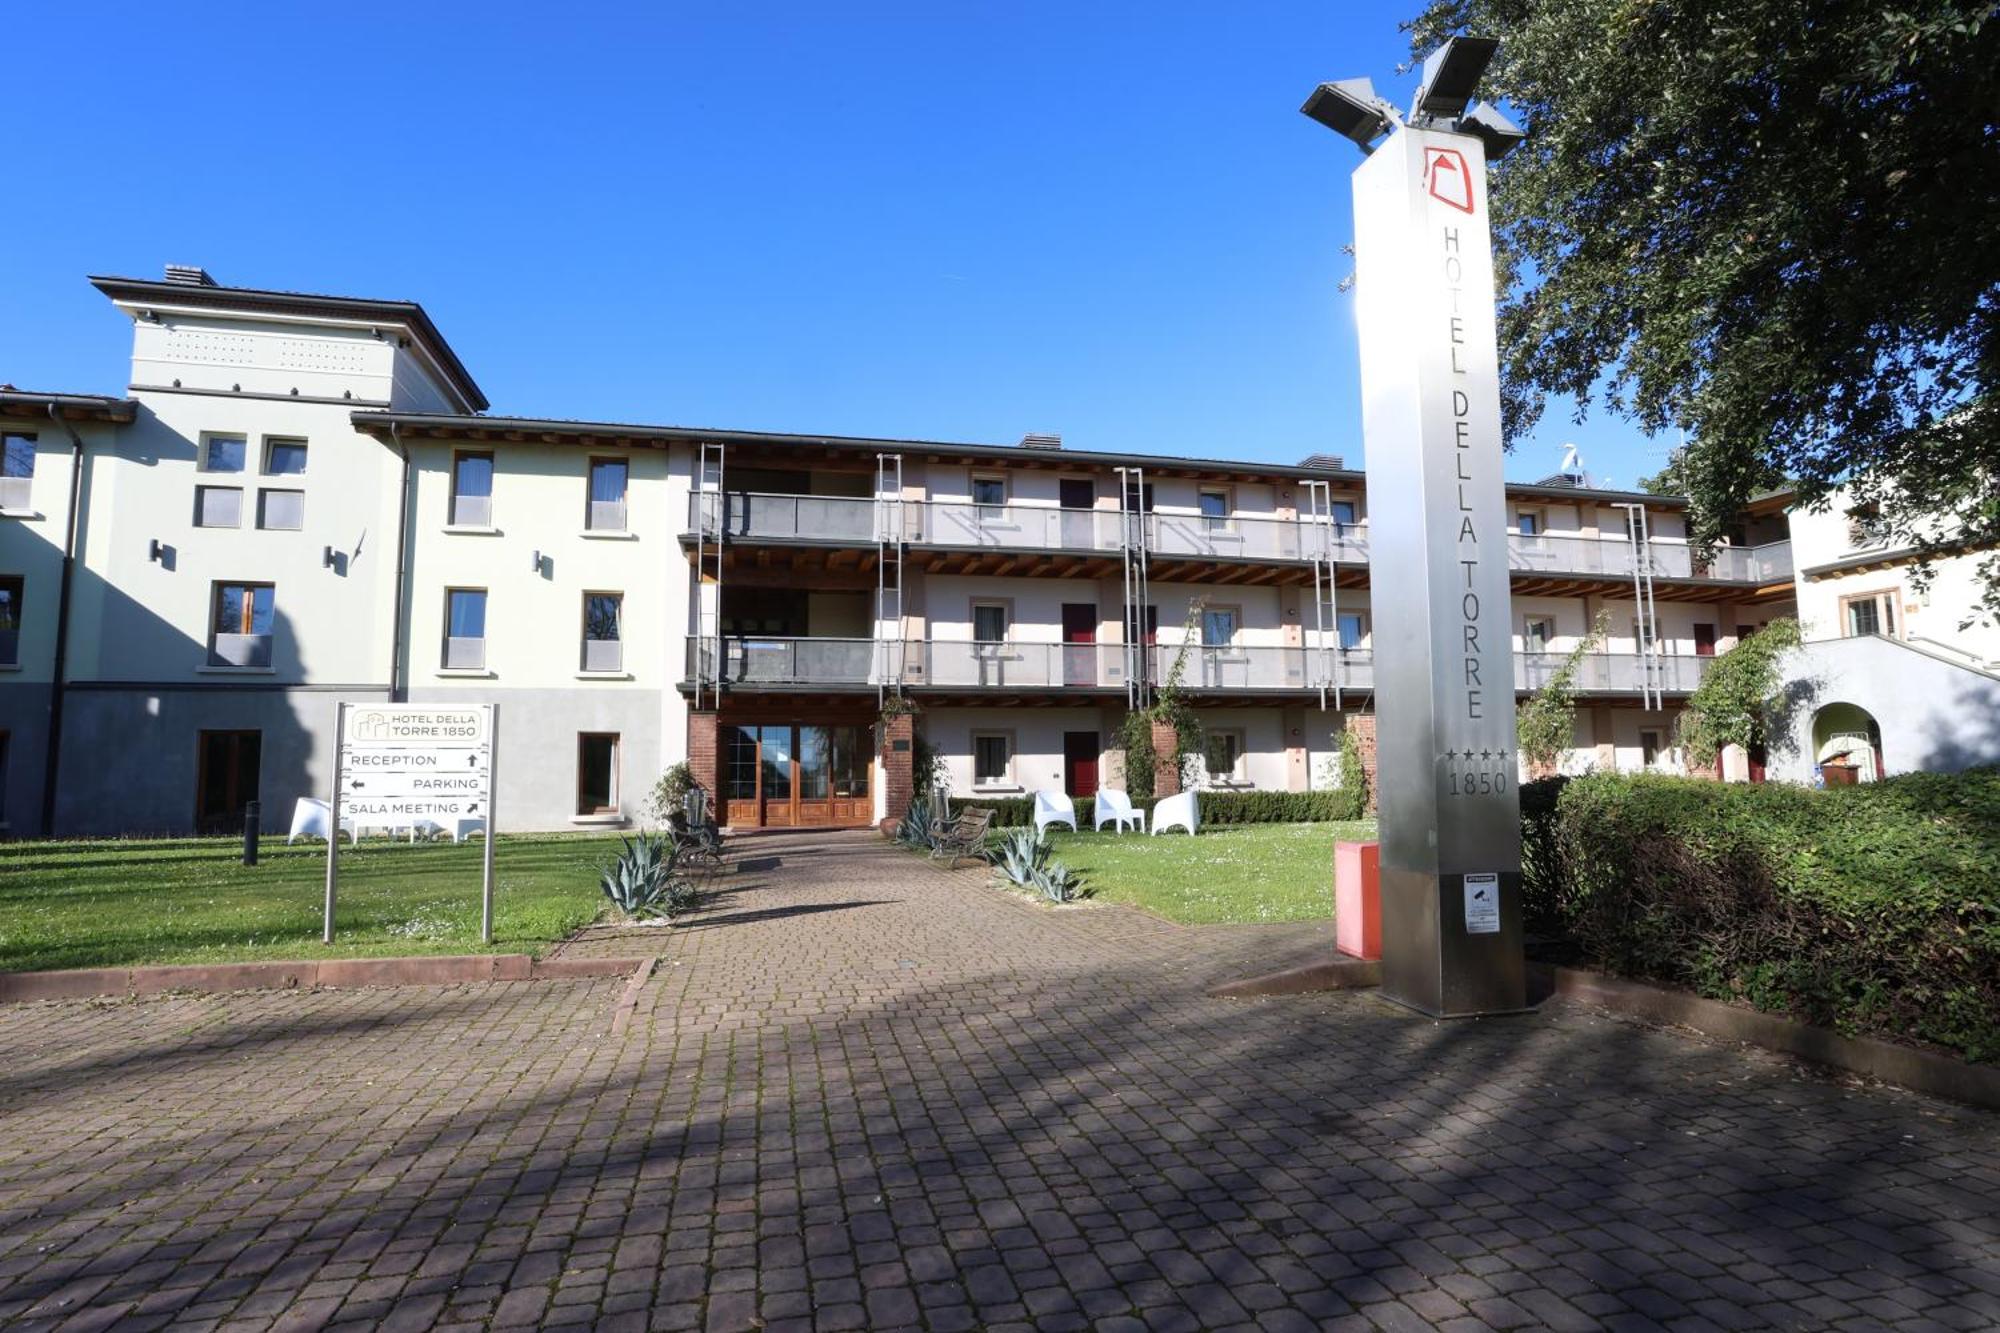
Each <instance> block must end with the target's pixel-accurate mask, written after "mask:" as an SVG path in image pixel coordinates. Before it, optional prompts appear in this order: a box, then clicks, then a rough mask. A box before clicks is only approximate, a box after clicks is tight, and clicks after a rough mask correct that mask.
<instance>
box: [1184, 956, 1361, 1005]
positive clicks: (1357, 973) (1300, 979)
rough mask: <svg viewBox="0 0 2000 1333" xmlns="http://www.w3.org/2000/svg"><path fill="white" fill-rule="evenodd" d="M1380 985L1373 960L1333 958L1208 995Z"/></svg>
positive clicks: (1248, 996)
mask: <svg viewBox="0 0 2000 1333" xmlns="http://www.w3.org/2000/svg"><path fill="white" fill-rule="evenodd" d="M1381 984H1382V964H1381V963H1380V962H1379V961H1377V960H1374V959H1363V958H1335V959H1332V960H1330V961H1328V962H1324V963H1308V964H1306V965H1305V966H1304V967H1294V968H1291V969H1290V970H1288V971H1284V972H1273V973H1270V974H1269V975H1268V976H1261V977H1251V978H1249V979H1247V980H1244V981H1232V982H1230V983H1229V984H1227V985H1225V986H1217V987H1216V988H1215V989H1213V990H1211V991H1209V995H1210V996H1211V997H1213V998H1215V999H1218V1000H1247V999H1254V998H1255V997H1257V996H1260V995H1309V994H1311V993H1312V992H1313V991H1322V990H1359V989H1361V988H1363V987H1367V986H1379V985H1381Z"/></svg>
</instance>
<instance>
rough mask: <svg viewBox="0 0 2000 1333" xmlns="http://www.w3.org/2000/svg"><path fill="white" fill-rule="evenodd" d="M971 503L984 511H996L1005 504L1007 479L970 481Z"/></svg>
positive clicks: (985, 478) (988, 478) (976, 479)
mask: <svg viewBox="0 0 2000 1333" xmlns="http://www.w3.org/2000/svg"><path fill="white" fill-rule="evenodd" d="M972 503H974V504H976V505H979V506H980V507H982V508H986V509H998V508H999V507H1001V506H1002V505H1005V504H1006V503H1007V479H1006V478H1005V477H974V478H973V479H972Z"/></svg>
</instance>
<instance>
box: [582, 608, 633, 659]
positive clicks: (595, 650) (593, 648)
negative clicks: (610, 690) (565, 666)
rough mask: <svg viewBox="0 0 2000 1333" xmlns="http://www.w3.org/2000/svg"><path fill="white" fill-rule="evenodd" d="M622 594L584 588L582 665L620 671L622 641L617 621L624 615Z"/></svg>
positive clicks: (622, 649)
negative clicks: (590, 590)
mask: <svg viewBox="0 0 2000 1333" xmlns="http://www.w3.org/2000/svg"><path fill="white" fill-rule="evenodd" d="M624 611H625V598H624V597H623V596H622V595H621V594H619V593H615V592H587V593H585V594H584V595H583V669H584V670H585V671H622V670H624V669H625V651H624V650H625V645H624V643H623V642H622V641H621V638H620V624H619V622H620V621H621V620H622V619H623V617H624Z"/></svg>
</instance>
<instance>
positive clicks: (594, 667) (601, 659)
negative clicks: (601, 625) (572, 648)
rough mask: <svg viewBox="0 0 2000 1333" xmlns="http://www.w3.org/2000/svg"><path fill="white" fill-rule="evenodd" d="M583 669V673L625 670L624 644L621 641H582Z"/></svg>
mask: <svg viewBox="0 0 2000 1333" xmlns="http://www.w3.org/2000/svg"><path fill="white" fill-rule="evenodd" d="M583 669H584V670H585V671H623V670H624V669H625V643H624V641H623V640H621V639H585V640H584V641H583Z"/></svg>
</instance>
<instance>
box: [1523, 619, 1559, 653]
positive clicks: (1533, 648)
mask: <svg viewBox="0 0 2000 1333" xmlns="http://www.w3.org/2000/svg"><path fill="white" fill-rule="evenodd" d="M1555 638H1556V622H1555V621H1554V620H1553V619H1552V618H1551V617H1548V616H1529V617H1528V618H1527V619H1526V620H1525V621H1523V622H1522V625H1521V645H1522V647H1523V649H1525V650H1526V651H1527V652H1531V653H1545V652H1548V651H1549V645H1550V644H1552V643H1554V642H1555Z"/></svg>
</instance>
